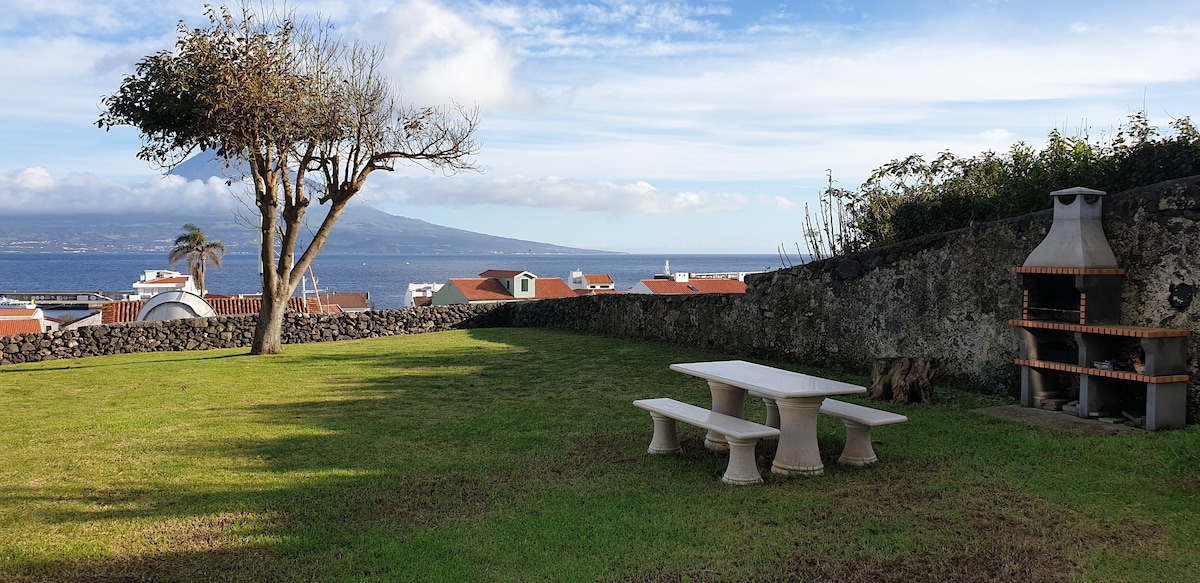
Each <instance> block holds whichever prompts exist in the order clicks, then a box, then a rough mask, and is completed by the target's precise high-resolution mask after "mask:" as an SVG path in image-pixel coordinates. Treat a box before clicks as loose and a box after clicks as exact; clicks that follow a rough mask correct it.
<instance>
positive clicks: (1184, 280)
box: [0, 176, 1200, 423]
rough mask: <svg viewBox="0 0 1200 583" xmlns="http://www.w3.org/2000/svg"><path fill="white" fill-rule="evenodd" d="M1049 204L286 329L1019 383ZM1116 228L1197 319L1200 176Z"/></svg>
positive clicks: (185, 327) (104, 345)
mask: <svg viewBox="0 0 1200 583" xmlns="http://www.w3.org/2000/svg"><path fill="white" fill-rule="evenodd" d="M1083 186H1086V185H1083ZM1047 196H1049V193H1047ZM1051 218H1052V217H1051V211H1044V212H1040V213H1035V214H1031V215H1027V216H1024V217H1018V218H1014V219H1009V220H1005V221H999V222H994V223H986V224H981V225H977V226H974V227H970V228H967V229H961V230H958V231H952V232H949V233H942V234H939V235H930V236H926V237H921V238H918V239H914V240H911V241H906V242H904V243H900V244H897V245H893V246H890V247H886V248H882V249H876V250H872V251H868V252H863V253H858V254H853V255H848V256H844V257H839V258H835V259H829V260H826V261H821V262H816V263H811V264H808V265H803V266H797V267H792V268H788V269H781V270H778V271H773V272H770V273H765V274H760V275H755V276H750V277H749V278H748V281H747V283H748V289H747V293H746V295H744V296H727V295H709V296H690V297H672V296H649V295H623V294H613V295H596V296H584V297H577V298H568V299H563V300H547V301H539V302H518V303H511V304H501V305H498V306H443V307H434V308H414V309H405V310H384V311H378V312H367V313H362V314H343V315H320V316H305V315H300V314H289V316H288V317H287V320H286V323H285V327H284V342H285V343H288V344H295V343H301V342H320V341H331V340H344V339H354V338H368V337H374V336H384V335H391V334H410V333H416V332H430V331H437V330H446V329H450V328H456V327H497V326H535V327H547V328H553V329H560V330H570V331H577V332H582V333H588V334H602V335H609V336H615V337H620V338H630V339H638V340H649V341H656V342H665V343H671V344H678V345H685V346H692V347H698V348H704V349H709V350H713V351H716V352H720V353H723V354H728V355H731V356H736V355H742V356H751V357H766V358H776V359H782V360H786V361H793V362H797V363H802V364H810V365H815V366H821V367H828V368H835V369H845V370H855V371H866V370H868V369H869V367H870V366H871V363H872V361H873V359H875V358H879V357H889V356H912V357H923V358H932V359H934V360H935V361H936V363H937V371H938V374H939V382H940V383H946V382H951V383H955V384H960V385H963V386H965V387H968V388H971V389H973V390H976V391H981V392H987V393H1007V394H1011V395H1015V394H1016V393H1017V392H1018V390H1019V388H1018V387H1019V385H1018V371H1017V367H1016V365H1014V364H1013V359H1014V358H1016V356H1017V347H1018V344H1017V339H1016V336H1015V333H1014V332H1013V331H1012V330H1011V329H1010V327H1009V326H1008V323H1007V322H1008V320H1009V319H1013V318H1017V317H1019V316H1020V313H1021V305H1020V291H1019V289H1018V287H1017V284H1016V276H1015V275H1014V274H1013V273H1012V272H1011V271H1010V269H1011V268H1012V267H1013V266H1017V265H1021V264H1022V263H1024V261H1025V257H1026V256H1027V255H1028V254H1029V253H1030V251H1032V250H1033V248H1034V247H1036V246H1037V245H1038V243H1040V242H1041V241H1042V239H1043V238H1044V237H1045V236H1046V233H1047V231H1049V228H1050V223H1051ZM1104 229H1105V232H1106V233H1107V236H1108V239H1109V243H1110V245H1111V247H1112V249H1113V252H1114V254H1115V255H1116V257H1117V262H1118V264H1119V265H1120V266H1121V267H1123V268H1124V269H1125V270H1126V275H1125V284H1124V286H1123V294H1122V315H1123V322H1122V323H1124V324H1130V325H1140V326H1154V327H1162V328H1182V329H1187V330H1192V331H1194V332H1196V331H1198V329H1200V326H1198V323H1200V302H1195V301H1194V300H1195V295H1196V288H1197V286H1198V285H1200V176H1198V177H1192V178H1188V179H1182V180H1177V181H1172V182H1167V183H1162V184H1158V185H1154V186H1150V187H1145V188H1141V189H1136V190H1131V191H1128V192H1124V193H1120V194H1116V195H1110V196H1107V197H1105V199H1104ZM254 322H255V317H254V316H245V317H218V318H209V319H198V320H182V321H176V322H153V323H143V324H131V325H118V326H98V327H93V328H83V329H80V330H78V331H71V332H54V333H44V334H31V335H25V336H13V337H7V338H0V364H8V363H15V362H31V361H38V360H47V359H55V358H76V357H82V356H92V355H100V354H114V353H119V352H145V351H156V350H190V349H206V348H224V347H239V346H248V345H249V343H250V339H251V337H252V333H253V328H254ZM1198 357H1200V334H1193V336H1192V337H1191V339H1190V340H1189V374H1190V375H1191V378H1192V381H1191V383H1190V385H1189V391H1188V421H1189V422H1190V423H1194V422H1196V420H1197V419H1198V418H1200V415H1198V413H1200V391H1198V390H1197V388H1198V387H1200V381H1198V379H1200V367H1198V363H1200V358H1198Z"/></svg>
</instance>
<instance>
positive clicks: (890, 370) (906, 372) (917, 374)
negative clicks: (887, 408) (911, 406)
mask: <svg viewBox="0 0 1200 583" xmlns="http://www.w3.org/2000/svg"><path fill="white" fill-rule="evenodd" d="M933 374H934V370H933V361H932V360H930V359H928V358H877V359H875V366H874V368H873V369H872V371H871V394H870V398H871V400H872V401H887V400H891V401H893V402H896V403H912V402H916V403H933V382H932V381H933Z"/></svg>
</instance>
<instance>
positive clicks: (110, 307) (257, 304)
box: [100, 296, 317, 324]
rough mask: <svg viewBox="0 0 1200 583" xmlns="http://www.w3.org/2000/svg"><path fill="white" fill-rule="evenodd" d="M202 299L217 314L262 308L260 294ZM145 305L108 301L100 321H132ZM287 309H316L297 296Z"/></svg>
mask: <svg viewBox="0 0 1200 583" xmlns="http://www.w3.org/2000/svg"><path fill="white" fill-rule="evenodd" d="M204 301H206V302H208V305H210V306H212V309H213V311H214V312H216V313H217V315H218V316H249V315H253V314H257V313H258V312H259V311H260V310H261V309H262V296H256V297H248V298H228V297H209V296H205V298H204ZM314 303H315V302H314ZM145 305H146V302H145V301H144V300H129V301H123V302H108V303H106V304H104V305H102V306H100V314H101V316H100V322H101V323H103V324H119V323H122V322H134V321H136V320H137V315H138V312H140V311H142V306H145ZM288 309H289V310H291V311H293V312H300V313H302V314H310V313H313V312H316V311H317V309H316V308H315V307H314V308H313V309H311V310H310V309H308V307H307V306H305V302H304V298H299V297H293V298H291V299H289V300H288Z"/></svg>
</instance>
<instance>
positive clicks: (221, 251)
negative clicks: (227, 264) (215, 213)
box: [168, 223, 225, 296]
mask: <svg viewBox="0 0 1200 583" xmlns="http://www.w3.org/2000/svg"><path fill="white" fill-rule="evenodd" d="M183 230H184V234H182V235H180V236H178V237H176V238H175V247H173V248H172V249H171V254H170V255H169V256H168V258H169V259H170V260H171V267H175V264H176V263H179V262H180V261H182V260H184V259H186V260H187V266H188V273H190V274H192V279H193V280H195V281H196V288H197V289H199V290H200V295H201V296H203V295H204V269H205V267H206V265H207V262H208V260H209V259H211V260H212V263H213V265H215V266H217V269H220V268H221V256H223V255H225V244H224V243H221V242H220V241H209V240H208V237H205V236H204V231H201V230H200V227H197V226H196V225H193V224H192V223H188V224H186V225H184V226H183Z"/></svg>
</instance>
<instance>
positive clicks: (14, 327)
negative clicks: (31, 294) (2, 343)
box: [0, 305, 58, 336]
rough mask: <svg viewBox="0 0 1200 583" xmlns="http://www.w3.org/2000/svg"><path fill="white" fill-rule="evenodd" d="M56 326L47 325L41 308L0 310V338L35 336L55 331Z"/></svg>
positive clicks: (29, 307)
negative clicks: (19, 335)
mask: <svg viewBox="0 0 1200 583" xmlns="http://www.w3.org/2000/svg"><path fill="white" fill-rule="evenodd" d="M57 329H58V325H57V324H53V323H48V322H47V321H46V316H45V314H43V313H42V309H41V308H35V307H32V305H30V306H28V307H20V308H7V307H6V308H0V336H14V335H17V334H36V333H38V332H49V331H52V330H57Z"/></svg>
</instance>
